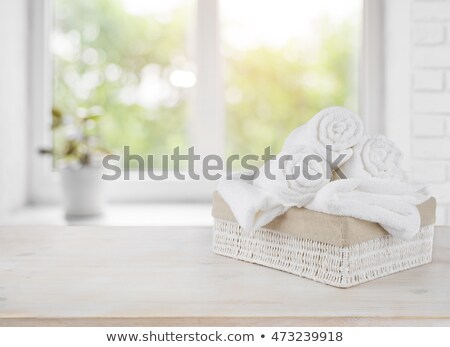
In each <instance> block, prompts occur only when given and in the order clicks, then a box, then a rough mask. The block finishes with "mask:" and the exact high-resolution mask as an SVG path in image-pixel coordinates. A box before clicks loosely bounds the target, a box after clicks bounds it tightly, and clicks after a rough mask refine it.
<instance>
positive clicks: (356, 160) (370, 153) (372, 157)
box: [340, 135, 406, 181]
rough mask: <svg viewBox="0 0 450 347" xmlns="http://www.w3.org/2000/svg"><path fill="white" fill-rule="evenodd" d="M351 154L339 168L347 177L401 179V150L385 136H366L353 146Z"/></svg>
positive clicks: (404, 175) (403, 177) (402, 173)
mask: <svg viewBox="0 0 450 347" xmlns="http://www.w3.org/2000/svg"><path fill="white" fill-rule="evenodd" d="M353 152H354V153H353V156H352V157H351V158H350V160H348V161H347V162H346V163H345V164H343V165H342V166H341V167H340V170H341V171H342V172H343V173H344V175H345V176H346V177H348V178H351V177H376V178H389V179H394V180H400V181H403V180H405V179H406V173H405V172H404V171H403V170H402V169H401V167H400V163H401V159H402V152H401V151H400V149H399V148H398V147H397V146H396V145H395V143H393V142H392V141H391V140H389V139H388V138H387V137H386V136H383V135H376V136H366V137H364V138H363V140H362V141H361V142H360V143H358V144H357V145H356V146H355V147H354V148H353Z"/></svg>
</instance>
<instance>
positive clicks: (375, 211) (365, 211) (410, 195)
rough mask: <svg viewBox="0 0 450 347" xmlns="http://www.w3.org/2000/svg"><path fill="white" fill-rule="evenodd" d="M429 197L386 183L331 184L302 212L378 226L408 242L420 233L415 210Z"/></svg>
mask: <svg viewBox="0 0 450 347" xmlns="http://www.w3.org/2000/svg"><path fill="white" fill-rule="evenodd" d="M429 197H430V195H429V193H428V192H427V190H426V188H425V187H424V186H421V185H413V184H410V183H403V182H398V181H392V180H387V179H377V178H350V179H343V180H336V181H332V182H330V183H329V184H327V185H326V186H324V187H323V188H322V189H321V190H320V191H318V192H317V194H316V195H315V197H314V199H313V200H312V201H310V202H309V203H308V204H307V205H306V206H305V208H308V209H310V210H314V211H318V212H323V213H328V214H333V215H338V216H348V217H354V218H358V219H362V220H367V221H370V222H375V223H379V224H380V225H381V226H382V227H383V228H384V229H385V230H386V231H387V232H389V233H390V234H391V235H393V236H394V237H398V238H401V239H404V240H406V239H410V238H412V237H414V235H415V234H416V233H417V232H418V231H419V229H420V215H419V211H418V209H417V207H416V205H417V204H420V203H422V202H424V201H425V200H427V199H428V198H429Z"/></svg>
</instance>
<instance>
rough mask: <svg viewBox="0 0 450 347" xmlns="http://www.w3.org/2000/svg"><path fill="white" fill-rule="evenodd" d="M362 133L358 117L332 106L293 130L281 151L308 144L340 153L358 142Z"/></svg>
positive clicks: (341, 108)
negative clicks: (329, 148)
mask: <svg viewBox="0 0 450 347" xmlns="http://www.w3.org/2000/svg"><path fill="white" fill-rule="evenodd" d="M363 133H364V127H363V123H362V120H361V118H360V117H358V115H356V114H355V113H353V112H352V111H350V110H347V109H346V108H343V107H338V106H333V107H329V108H326V109H324V110H322V111H320V112H319V113H317V114H316V115H315V116H314V117H312V118H311V119H310V120H309V121H308V123H306V124H305V125H303V126H301V127H298V128H297V129H295V130H293V131H292V132H291V133H290V134H289V136H288V137H287V139H286V141H285V143H284V147H283V150H286V149H288V148H294V149H295V147H296V146H297V145H299V144H304V143H310V144H314V145H315V144H320V145H322V146H326V145H332V150H333V151H335V152H341V151H345V150H348V149H350V148H351V147H353V146H354V145H356V144H357V143H358V142H360V141H361V139H362V137H363ZM350 153H351V152H350Z"/></svg>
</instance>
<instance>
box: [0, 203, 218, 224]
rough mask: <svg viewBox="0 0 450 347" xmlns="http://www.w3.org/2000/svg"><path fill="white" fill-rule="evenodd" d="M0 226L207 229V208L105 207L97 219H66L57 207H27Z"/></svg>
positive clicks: (167, 205) (130, 205)
mask: <svg viewBox="0 0 450 347" xmlns="http://www.w3.org/2000/svg"><path fill="white" fill-rule="evenodd" d="M0 225H60V226H63V225H104V226H108V225H111V226H141V225H142V226H211V225H212V217H211V205H210V204H189V203H176V204H169V203H165V204H162V203H159V204H156V203H152V204H109V205H107V206H106V207H105V211H104V213H103V214H102V215H99V216H89V217H66V216H65V214H64V211H63V209H62V207H61V206H59V205H29V206H25V207H22V208H20V209H17V210H15V211H14V212H11V213H10V214H9V215H8V216H6V217H4V218H2V221H1V222H0Z"/></svg>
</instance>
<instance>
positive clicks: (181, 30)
mask: <svg viewBox="0 0 450 347" xmlns="http://www.w3.org/2000/svg"><path fill="white" fill-rule="evenodd" d="M34 3H46V4H47V7H46V8H45V7H43V9H39V8H38V6H39V5H38V4H37V5H34V7H35V9H34V11H33V12H34V17H35V18H37V20H35V26H39V25H40V26H41V27H44V26H46V28H47V29H46V30H40V31H39V30H38V31H37V33H36V35H37V36H39V37H38V40H36V42H37V43H39V42H40V43H41V44H42V43H43V42H45V41H46V40H47V39H48V37H49V36H51V42H49V43H48V45H49V46H50V49H51V54H50V53H48V52H47V53H45V54H44V53H43V52H41V57H42V59H43V61H42V62H41V63H43V64H44V65H45V64H48V65H47V69H44V70H43V71H44V72H43V73H41V74H39V73H35V80H41V82H42V80H46V79H48V81H49V82H48V84H50V85H51V87H50V88H48V89H46V90H45V89H44V90H42V91H41V96H42V97H43V98H44V99H50V95H51V96H52V98H51V101H48V103H49V104H50V103H51V104H52V105H54V106H56V107H58V108H61V109H62V110H63V111H64V112H72V113H86V112H93V113H101V114H102V121H101V126H100V131H101V135H102V138H103V140H104V142H105V145H106V146H107V147H108V148H109V149H110V150H112V151H113V152H119V153H121V151H122V149H123V146H125V145H128V146H130V148H131V151H132V152H133V153H138V154H142V155H147V154H154V155H156V156H158V155H160V154H167V153H171V151H172V149H173V148H174V147H176V146H180V147H181V148H182V149H183V148H187V147H189V146H192V145H194V146H196V149H197V150H198V151H199V152H200V153H202V154H207V153H217V152H219V154H226V155H230V154H235V153H236V154H243V153H254V154H261V153H262V151H263V149H264V148H265V147H266V146H268V145H271V146H272V148H273V150H275V151H277V150H279V149H280V148H281V145H282V142H283V139H284V138H285V137H286V136H287V134H288V133H289V132H290V131H291V130H292V129H293V128H295V127H297V126H299V125H300V124H302V123H304V122H306V121H307V120H308V118H309V117H310V116H312V115H314V113H316V112H317V111H319V110H320V109H322V108H324V107H327V106H330V105H336V104H337V105H344V106H347V107H349V108H351V109H353V110H355V111H357V110H358V108H360V107H361V104H362V103H361V100H360V99H359V95H360V93H359V88H360V78H361V75H362V74H361V73H360V71H361V69H360V67H361V66H360V64H361V59H359V58H360V51H361V45H360V42H361V41H362V36H363V35H362V32H363V29H362V28H363V25H362V24H363V23H362V22H363V0H316V1H314V2H311V1H307V0H262V1H261V0H259V1H257V0H167V1H158V0H147V1H141V0H77V1H74V0H39V1H36V2H34ZM51 13H52V15H50V14H51ZM39 38H40V40H39ZM35 46H36V50H38V49H39V48H38V46H37V44H35ZM42 47H45V45H42ZM41 51H42V48H41ZM52 60H53V64H52V65H50V63H49V62H50V61H52ZM38 62H39V59H38ZM50 90H52V91H53V93H50V92H49V91H50ZM37 97H38V96H37V95H36V96H35V97H34V99H35V100H36V98H37ZM49 104H47V107H46V108H45V107H43V105H40V106H41V107H40V110H41V111H40V112H41V113H42V115H41V116H40V117H36V120H35V122H41V123H43V121H44V119H47V120H46V122H47V123H48V109H49ZM38 106H39V102H38ZM44 110H45V111H44ZM44 128H45V127H43V126H41V125H39V130H38V131H46V132H47V133H48V132H49V131H48V129H46V128H45V129H44ZM45 138H46V137H45V136H44V135H40V134H37V135H36V136H35V140H34V142H35V143H36V142H39V141H40V142H41V143H39V145H42V141H44V139H45ZM47 141H49V140H48V137H47ZM54 141H55V145H56V146H58V138H57V136H55V137H54ZM40 161H42V159H40ZM38 162H39V160H38V159H36V164H34V166H39V165H40V164H38ZM49 170H50V168H49V166H48V164H47V166H46V168H43V169H42V170H41V171H45V172H48V171H49ZM41 182H42V180H41ZM117 183H118V184H119V182H117ZM128 183H130V182H128ZM141 183H142V182H141ZM148 183H150V184H153V185H154V186H155V185H159V186H161V187H162V186H164V183H163V182H146V184H148ZM183 183H184V185H183V186H187V185H189V184H192V183H193V182H183ZM198 184H201V183H198ZM215 184H216V183H214V182H213V184H212V185H211V184H209V185H208V189H207V190H204V191H205V192H207V193H205V194H204V195H203V196H208V195H209V193H210V189H211V187H214V186H215ZM140 186H141V185H140ZM180 186H181V185H180V184H179V183H177V184H172V185H169V184H166V185H165V186H164V188H163V189H162V188H156V189H157V190H158V189H161V191H164V194H166V195H167V196H169V195H170V196H173V197H176V196H179V195H178V193H180V192H181V191H184V188H183V189H181V190H180V189H179V187H180ZM174 187H177V188H174ZM127 189H130V190H132V189H133V188H132V184H128V188H127ZM35 190H37V191H42V190H43V189H42V188H38V187H37V188H35ZM174 190H178V191H174ZM187 191H189V192H191V193H189V194H192V192H194V195H195V194H198V195H199V196H200V195H201V193H200V191H201V189H200V190H199V189H194V188H192V190H191V189H187ZM43 194H45V193H42V194H35V195H37V196H42V195H43ZM121 194H122V193H117V194H116V195H117V196H118V197H120V195H121ZM127 194H129V195H130V196H131V195H133V194H132V193H130V192H128V193H127ZM139 194H140V189H139V191H138V192H137V195H139ZM189 194H188V195H186V196H185V198H186V199H190V198H191V197H192V195H189ZM156 195H158V194H156ZM153 197H154V195H153ZM37 199H38V200H39V198H37ZM119 199H120V198H119ZM142 199H143V200H146V198H142Z"/></svg>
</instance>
